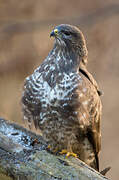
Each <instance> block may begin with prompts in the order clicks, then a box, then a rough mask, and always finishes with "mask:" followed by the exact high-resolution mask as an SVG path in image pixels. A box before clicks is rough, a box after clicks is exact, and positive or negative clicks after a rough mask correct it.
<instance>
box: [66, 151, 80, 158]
mask: <svg viewBox="0 0 119 180" xmlns="http://www.w3.org/2000/svg"><path fill="white" fill-rule="evenodd" d="M69 156H73V157H75V158H77V157H78V156H77V154H75V153H73V152H67V154H66V157H69Z"/></svg>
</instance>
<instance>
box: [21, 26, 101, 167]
mask: <svg viewBox="0 0 119 180" xmlns="http://www.w3.org/2000/svg"><path fill="white" fill-rule="evenodd" d="M50 36H53V37H54V38H55V43H54V47H53V49H52V50H51V51H50V53H49V55H48V56H47V58H46V59H45V60H44V61H43V63H42V64H41V65H40V66H39V67H38V68H37V69H36V70H35V71H34V72H33V74H32V75H30V76H29V77H27V78H26V80H25V84H24V91H23V96H22V107H23V113H24V119H27V120H28V122H29V124H31V123H32V122H34V125H35V127H36V128H38V129H40V131H41V133H42V136H43V137H44V139H45V140H46V141H47V143H48V144H49V145H50V148H51V149H52V150H57V151H61V152H63V151H64V150H66V152H68V153H71V154H73V153H75V154H77V155H78V156H79V158H80V159H81V160H82V161H84V162H85V163H87V164H88V165H89V166H91V167H93V168H95V169H96V170H99V162H98V154H99V151H100V144H101V143H100V139H101V134H100V117H101V108H102V105H101V101H100V97H99V96H100V91H99V89H98V86H97V83H96V81H95V80H94V78H93V77H92V75H91V74H90V73H89V72H88V71H87V69H86V64H87V54H88V52H87V48H86V43H85V39H84V36H83V34H82V32H81V31H80V30H79V29H78V28H77V27H74V26H71V25H67V24H61V25H59V26H57V27H55V28H54V30H53V31H52V32H51V34H50Z"/></svg>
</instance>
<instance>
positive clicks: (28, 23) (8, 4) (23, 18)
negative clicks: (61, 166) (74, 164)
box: [0, 0, 119, 180]
mask: <svg viewBox="0 0 119 180" xmlns="http://www.w3.org/2000/svg"><path fill="white" fill-rule="evenodd" d="M60 23H70V24H74V25H77V26H78V27H80V29H81V30H82V31H83V33H84V35H85V37H86V41H87V46H88V50H89V64H88V69H89V70H90V72H92V74H93V75H94V76H95V78H96V80H97V81H98V83H99V85H100V88H101V89H102V90H103V91H104V96H103V97H102V102H103V118H102V123H101V126H102V151H101V154H100V166H101V167H100V168H101V169H103V168H105V167H106V166H109V165H110V166H111V167H112V169H111V170H110V172H109V173H108V177H109V178H111V179H113V180H116V179H118V178H119V170H118V169H119V140H118V138H119V132H118V131H119V122H118V117H119V90H118V89H119V1H118V0H108V1H104V0H64V1H61V0H60V1H57V0H52V1H49V0H43V1H40V0H35V1H34V0H29V1H25V0H22V1H19V0H9V1H5V0H0V117H4V118H6V119H10V120H11V121H14V122H18V123H21V124H22V123H23V122H22V114H21V105H20V98H21V94H22V86H23V81H24V78H25V77H26V76H28V75H29V74H30V73H31V72H33V70H34V68H36V67H37V66H38V65H40V63H41V62H42V60H43V59H44V58H45V57H46V56H47V54H48V52H49V51H50V49H51V48H52V45H53V40H52V39H50V38H49V33H50V31H51V30H52V28H53V27H54V26H55V25H57V24H60Z"/></svg>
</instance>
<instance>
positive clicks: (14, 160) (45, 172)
mask: <svg viewBox="0 0 119 180" xmlns="http://www.w3.org/2000/svg"><path fill="white" fill-rule="evenodd" d="M4 174H5V175H7V178H8V179H10V177H11V178H12V179H14V180H106V179H107V178H106V177H104V176H102V175H101V174H100V173H99V172H97V171H95V170H94V169H92V168H90V167H89V166H87V165H86V164H85V163H84V162H82V161H80V160H79V159H77V158H73V157H69V158H65V157H64V156H63V155H54V154H52V153H51V152H49V151H48V150H47V144H46V142H45V141H44V140H43V138H42V136H39V135H36V134H35V133H33V132H31V131H29V130H27V129H25V128H23V127H22V126H19V125H17V124H14V123H10V122H9V121H6V120H4V119H0V177H1V175H4Z"/></svg>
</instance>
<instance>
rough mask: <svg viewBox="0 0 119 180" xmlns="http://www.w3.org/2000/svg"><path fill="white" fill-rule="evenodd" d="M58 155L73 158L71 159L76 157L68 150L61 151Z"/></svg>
mask: <svg viewBox="0 0 119 180" xmlns="http://www.w3.org/2000/svg"><path fill="white" fill-rule="evenodd" d="M60 154H66V157H69V156H73V157H75V158H77V157H78V155H77V154H75V153H73V152H71V151H68V150H66V149H62V151H61V152H60Z"/></svg>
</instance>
